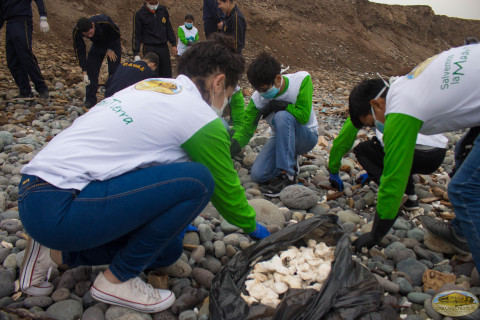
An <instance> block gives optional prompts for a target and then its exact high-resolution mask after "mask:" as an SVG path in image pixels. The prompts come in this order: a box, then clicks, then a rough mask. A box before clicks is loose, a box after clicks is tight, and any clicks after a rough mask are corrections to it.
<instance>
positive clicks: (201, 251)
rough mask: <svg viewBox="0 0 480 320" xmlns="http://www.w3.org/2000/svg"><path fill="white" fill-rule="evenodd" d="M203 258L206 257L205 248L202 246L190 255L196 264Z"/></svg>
mask: <svg viewBox="0 0 480 320" xmlns="http://www.w3.org/2000/svg"><path fill="white" fill-rule="evenodd" d="M203 257H205V247H204V246H202V245H199V246H198V247H196V248H195V249H194V250H193V251H192V253H191V254H190V258H191V259H193V260H195V263H198V262H199V261H200V260H202V258H203Z"/></svg>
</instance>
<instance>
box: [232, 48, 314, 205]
mask: <svg viewBox="0 0 480 320" xmlns="http://www.w3.org/2000/svg"><path fill="white" fill-rule="evenodd" d="M247 77H248V80H249V81H250V84H251V85H252V86H253V88H254V89H255V90H256V91H255V92H254V93H253V95H252V98H251V99H250V102H249V103H248V105H247V108H246V110H245V115H244V125H243V127H241V129H240V130H238V131H236V132H235V133H234V135H233V137H232V141H231V146H232V147H231V153H232V156H235V155H236V154H238V153H239V152H240V150H241V148H242V147H244V146H245V145H246V144H247V143H248V142H249V141H250V138H251V137H252V136H253V134H254V133H255V130H256V129H257V125H258V121H259V120H260V119H264V120H265V121H267V123H268V124H269V125H270V128H271V131H272V134H271V137H270V139H269V140H268V142H267V143H266V144H265V146H264V147H263V148H262V151H261V152H260V153H259V154H258V156H257V158H256V159H255V162H254V164H253V166H252V169H251V178H252V181H254V182H258V183H268V184H267V185H264V186H262V187H261V191H262V192H263V193H264V194H265V195H267V196H270V197H276V196H278V195H279V194H280V192H281V191H282V189H283V188H284V187H286V186H288V185H291V184H294V183H295V180H296V179H295V175H296V170H295V166H296V164H297V162H296V157H297V155H300V154H303V153H307V152H308V151H310V150H312V149H313V147H315V145H316V144H317V142H318V122H317V118H316V116H315V112H314V110H313V107H312V95H313V84H312V78H311V76H310V75H309V74H308V73H307V72H305V71H300V72H296V73H293V74H286V75H283V74H282V73H281V65H280V63H279V62H278V61H277V60H276V59H275V58H274V57H272V56H270V55H269V54H267V53H262V54H260V55H259V56H258V57H257V58H256V59H255V60H254V61H253V62H252V63H251V65H250V66H249V68H248V71H247Z"/></svg>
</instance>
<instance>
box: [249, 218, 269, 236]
mask: <svg viewBox="0 0 480 320" xmlns="http://www.w3.org/2000/svg"><path fill="white" fill-rule="evenodd" d="M256 224H257V228H256V229H255V231H253V232H250V233H249V234H248V235H249V236H250V237H252V238H255V239H263V238H266V237H268V236H269V235H270V231H268V230H267V228H265V227H264V226H262V225H261V224H258V222H257V223H256Z"/></svg>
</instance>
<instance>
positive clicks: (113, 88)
mask: <svg viewBox="0 0 480 320" xmlns="http://www.w3.org/2000/svg"><path fill="white" fill-rule="evenodd" d="M156 76H157V74H156V73H155V72H154V71H153V70H152V69H150V67H149V66H148V65H147V63H146V62H145V61H141V60H140V61H136V62H132V61H128V62H124V63H122V64H121V65H119V66H118V68H117V71H115V73H114V74H113V75H112V76H111V77H110V78H108V80H107V83H105V98H108V97H111V96H113V95H114V94H115V93H117V92H118V91H120V90H123V89H125V88H126V87H129V86H131V85H132V84H135V83H137V82H139V81H142V80H145V79H148V78H155V77H156Z"/></svg>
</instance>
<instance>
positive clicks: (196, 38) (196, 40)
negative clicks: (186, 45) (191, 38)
mask: <svg viewBox="0 0 480 320" xmlns="http://www.w3.org/2000/svg"><path fill="white" fill-rule="evenodd" d="M195 42H198V32H197V34H196V35H195Z"/></svg>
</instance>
